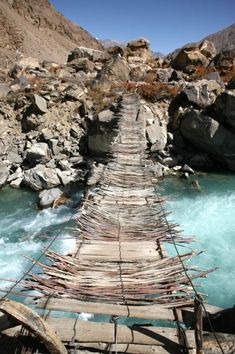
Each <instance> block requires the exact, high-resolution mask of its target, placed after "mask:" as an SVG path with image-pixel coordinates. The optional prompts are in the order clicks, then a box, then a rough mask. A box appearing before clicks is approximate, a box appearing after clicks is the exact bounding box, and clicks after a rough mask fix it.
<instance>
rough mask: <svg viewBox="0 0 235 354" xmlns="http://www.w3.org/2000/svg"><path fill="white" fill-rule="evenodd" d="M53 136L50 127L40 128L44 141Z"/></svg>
mask: <svg viewBox="0 0 235 354" xmlns="http://www.w3.org/2000/svg"><path fill="white" fill-rule="evenodd" d="M53 136H54V134H53V133H52V131H51V129H49V128H44V129H42V139H43V140H44V141H48V140H50V139H52V138H53Z"/></svg>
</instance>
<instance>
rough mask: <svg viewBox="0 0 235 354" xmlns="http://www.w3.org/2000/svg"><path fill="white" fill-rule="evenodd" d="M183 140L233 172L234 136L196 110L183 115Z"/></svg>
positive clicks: (234, 158)
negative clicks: (189, 142)
mask: <svg viewBox="0 0 235 354" xmlns="http://www.w3.org/2000/svg"><path fill="white" fill-rule="evenodd" d="M180 130H181V133H182V135H183V137H184V138H186V139H187V140H189V141H191V142H192V143H193V144H194V145H195V146H196V147H198V148H199V149H200V150H202V151H206V152H208V153H209V155H210V156H211V157H212V158H213V159H214V160H215V161H217V162H219V163H220V164H223V165H224V166H225V167H227V168H228V169H230V170H232V171H235V134H232V133H231V132H229V131H228V130H227V129H225V128H224V127H223V126H222V125H220V124H219V123H218V122H217V121H216V120H214V119H212V118H211V117H208V116H205V115H202V114H201V113H200V112H199V111H197V110H191V111H188V112H186V113H185V114H184V116H183V118H182V122H181V127H180Z"/></svg>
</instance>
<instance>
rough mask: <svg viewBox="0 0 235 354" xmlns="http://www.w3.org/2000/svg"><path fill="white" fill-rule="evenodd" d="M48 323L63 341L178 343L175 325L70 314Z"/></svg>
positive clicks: (190, 336)
mask: <svg viewBox="0 0 235 354" xmlns="http://www.w3.org/2000/svg"><path fill="white" fill-rule="evenodd" d="M47 323H48V324H49V325H50V326H51V327H52V328H53V329H54V330H55V331H56V333H57V335H58V336H59V338H60V339H61V340H62V341H63V342H70V341H71V340H72V339H73V341H74V342H78V343H83V342H90V343H93V342H99V343H115V340H116V341H117V343H119V344H141V345H154V346H164V345H166V346H167V345H168V346H169V347H170V346H176V347H177V346H178V344H179V340H178V336H177V329H176V328H168V327H153V326H144V325H138V326H130V327H129V326H126V325H120V324H117V325H116V328H115V325H114V324H113V323H102V322H92V321H82V320H78V321H76V319H70V318H61V319H58V318H52V317H48V318H47ZM187 339H188V345H189V347H190V348H194V347H195V340H194V332H193V331H187Z"/></svg>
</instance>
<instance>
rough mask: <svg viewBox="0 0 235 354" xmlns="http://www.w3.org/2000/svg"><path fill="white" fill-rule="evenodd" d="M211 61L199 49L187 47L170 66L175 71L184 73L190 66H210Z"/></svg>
mask: <svg viewBox="0 0 235 354" xmlns="http://www.w3.org/2000/svg"><path fill="white" fill-rule="evenodd" d="M208 64H209V60H208V59H207V57H206V56H205V55H203V54H202V53H201V52H200V50H199V48H197V47H195V46H194V47H192V46H191V47H186V48H183V49H181V50H180V51H179V53H178V54H177V55H176V56H175V58H174V59H173V60H172V61H171V63H170V65H171V67H172V68H173V69H176V70H182V71H184V70H185V69H186V68H187V66H189V65H203V66H208Z"/></svg>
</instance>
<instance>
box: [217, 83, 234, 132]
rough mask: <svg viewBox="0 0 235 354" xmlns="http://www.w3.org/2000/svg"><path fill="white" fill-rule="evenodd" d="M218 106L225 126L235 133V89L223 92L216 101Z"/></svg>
mask: <svg viewBox="0 0 235 354" xmlns="http://www.w3.org/2000/svg"><path fill="white" fill-rule="evenodd" d="M216 106H217V110H218V115H219V116H221V117H222V118H223V124H225V125H226V126H227V127H228V128H230V129H232V130H233V131H235V89H233V90H227V91H225V92H223V93H222V94H221V95H220V96H219V97H218V99H217V100H216Z"/></svg>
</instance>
